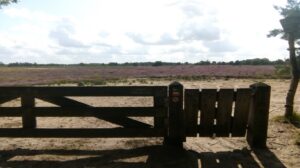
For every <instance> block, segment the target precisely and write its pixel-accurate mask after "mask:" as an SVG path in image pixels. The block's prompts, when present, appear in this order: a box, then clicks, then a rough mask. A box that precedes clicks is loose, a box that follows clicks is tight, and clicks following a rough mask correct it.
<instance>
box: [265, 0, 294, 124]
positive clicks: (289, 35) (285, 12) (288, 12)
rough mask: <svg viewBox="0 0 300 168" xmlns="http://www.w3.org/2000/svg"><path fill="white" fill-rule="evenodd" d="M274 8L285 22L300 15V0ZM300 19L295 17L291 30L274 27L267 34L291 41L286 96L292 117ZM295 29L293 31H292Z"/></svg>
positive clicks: (288, 116)
mask: <svg viewBox="0 0 300 168" xmlns="http://www.w3.org/2000/svg"><path fill="white" fill-rule="evenodd" d="M274 8H275V9H276V10H277V11H279V13H280V14H281V15H282V16H283V18H284V19H283V20H281V23H282V24H285V23H284V21H285V20H287V19H294V18H297V17H300V0H287V4H286V6H284V7H280V6H274ZM299 21H300V20H299V19H294V20H293V21H292V22H291V23H292V24H290V25H289V26H288V27H289V30H287V29H286V28H285V30H284V29H273V30H271V31H270V33H269V34H268V35H267V36H268V37H274V36H278V35H280V36H281V38H282V39H285V40H288V42H289V51H290V65H291V75H292V79H291V83H290V88H289V90H288V93H287V96H286V104H285V108H286V109H285V117H286V118H291V117H292V116H293V113H294V108H293V106H294V98H295V94H296V91H297V87H298V83H299V67H298V64H297V58H296V48H295V42H297V40H299V39H300V30H299V29H300V27H299ZM297 22H298V23H297ZM291 30H293V31H291Z"/></svg>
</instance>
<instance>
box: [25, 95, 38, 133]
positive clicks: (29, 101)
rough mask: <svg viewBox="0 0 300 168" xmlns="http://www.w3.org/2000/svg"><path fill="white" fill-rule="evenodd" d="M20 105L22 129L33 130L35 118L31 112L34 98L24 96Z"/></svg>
mask: <svg viewBox="0 0 300 168" xmlns="http://www.w3.org/2000/svg"><path fill="white" fill-rule="evenodd" d="M21 105H22V107H23V113H22V124H23V128H26V129H28V128H35V127H36V118H35V116H34V113H33V111H32V108H33V107H34V105H35V101H34V97H33V96H31V95H26V96H22V97H21Z"/></svg>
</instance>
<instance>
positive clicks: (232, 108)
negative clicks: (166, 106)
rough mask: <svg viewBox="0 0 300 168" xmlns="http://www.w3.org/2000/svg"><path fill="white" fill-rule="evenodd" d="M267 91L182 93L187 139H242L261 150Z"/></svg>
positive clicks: (264, 87)
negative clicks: (183, 94)
mask: <svg viewBox="0 0 300 168" xmlns="http://www.w3.org/2000/svg"><path fill="white" fill-rule="evenodd" d="M270 91H271V87H270V86H268V85H266V84H264V83H256V84H253V85H251V86H250V88H237V89H219V90H217V89H201V90H199V89H185V96H184V97H185V98H184V111H185V112H184V114H185V129H186V136H187V137H244V136H245V135H246V133H247V141H248V143H249V144H250V145H251V146H254V147H265V146H266V140H267V129H268V116H269V106H270Z"/></svg>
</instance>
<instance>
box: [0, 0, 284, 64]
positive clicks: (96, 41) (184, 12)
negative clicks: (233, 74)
mask: <svg viewBox="0 0 300 168" xmlns="http://www.w3.org/2000/svg"><path fill="white" fill-rule="evenodd" d="M284 3H285V0H248V1H245V0H226V1H225V0H209V1H208V0H21V2H20V3H18V4H14V5H10V6H7V7H3V8H2V9H0V62H4V63H11V62H37V63H80V62H85V63H91V62H96V63H107V62H146V61H168V62H186V61H188V62H198V61H201V60H210V61H232V60H237V59H239V60H242V59H250V58H269V59H270V60H276V59H285V58H287V56H288V52H287V50H286V49H287V42H286V41H283V40H281V39H279V38H267V37H266V34H267V33H268V31H269V30H271V29H273V28H280V27H281V26H280V24H279V19H280V18H281V17H280V15H279V14H278V12H277V11H275V10H274V8H273V5H275V4H276V5H282V4H284Z"/></svg>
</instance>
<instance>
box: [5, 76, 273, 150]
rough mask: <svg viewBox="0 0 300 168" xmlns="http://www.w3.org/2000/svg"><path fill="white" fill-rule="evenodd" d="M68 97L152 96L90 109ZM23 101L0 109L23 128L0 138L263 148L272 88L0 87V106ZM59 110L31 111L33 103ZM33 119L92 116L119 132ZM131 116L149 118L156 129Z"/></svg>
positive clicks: (173, 85)
mask: <svg viewBox="0 0 300 168" xmlns="http://www.w3.org/2000/svg"><path fill="white" fill-rule="evenodd" d="M70 96H80V97H84V96H89V97H91V96H95V97H99V96H110V97H114V96H126V97H128V96H135V97H145V96H150V97H153V106H152V107H93V106H90V105H88V104H85V103H82V102H79V101H77V100H74V99H70V98H69V97H70ZM16 98H21V107H2V106H0V117H22V124H23V127H22V128H0V137H40V138H47V137H60V138H76V137H97V138H98V137H164V142H165V143H166V144H177V145H182V142H184V141H185V140H186V137H197V136H199V137H212V136H215V137H242V136H245V134H246V133H247V141H248V143H249V144H250V145H251V146H252V147H265V145H266V138H267V126H268V112H269V103H270V86H268V85H266V84H263V83H258V84H254V85H251V86H250V88H238V89H219V90H217V89H201V90H199V89H184V87H183V86H182V85H181V84H180V83H178V82H174V83H172V84H170V85H169V86H130V87H129V86H122V87H112V86H108V87H0V105H1V104H3V103H5V102H8V101H10V100H13V99H16ZM36 98H37V99H41V100H43V101H46V102H49V103H52V104H55V105H57V107H35V99H36ZM36 117H96V118H98V119H101V120H105V121H108V122H111V123H114V124H117V125H119V126H120V127H119V128H93V129H92V128H80V129H79V128H78V129H77V128H76V129H75V128H37V126H36ZM129 117H153V118H154V125H149V124H147V123H144V122H141V121H139V120H134V119H132V118H129Z"/></svg>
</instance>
